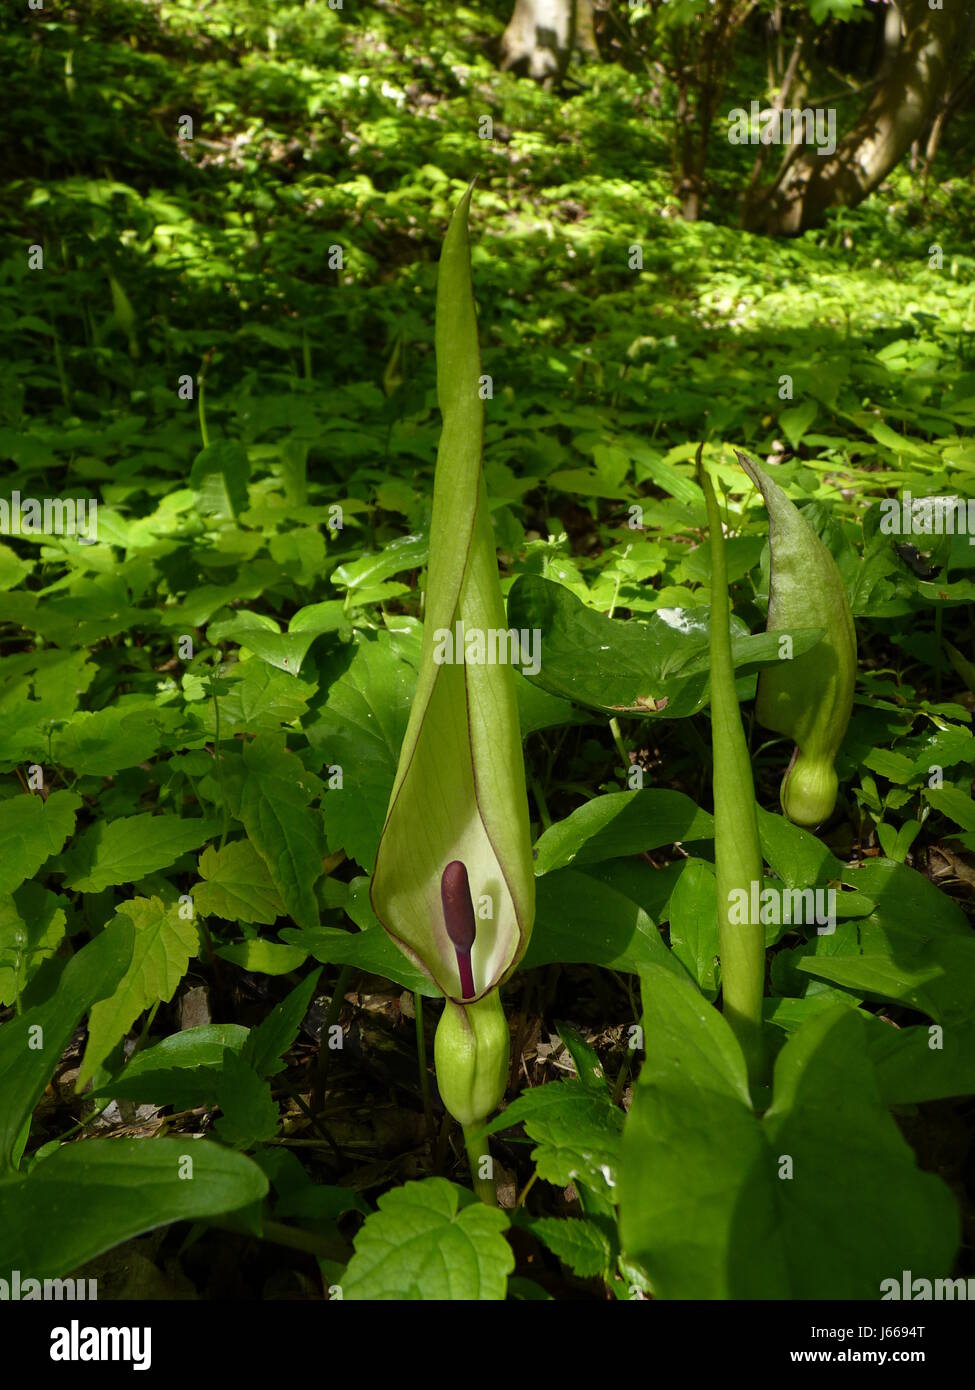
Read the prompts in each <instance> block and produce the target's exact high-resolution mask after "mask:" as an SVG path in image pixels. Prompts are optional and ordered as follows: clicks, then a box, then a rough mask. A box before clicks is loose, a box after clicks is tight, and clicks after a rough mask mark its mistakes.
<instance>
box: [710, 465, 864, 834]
mask: <svg viewBox="0 0 975 1390" xmlns="http://www.w3.org/2000/svg"><path fill="white" fill-rule="evenodd" d="M736 452H738V459H739V461H740V463H741V466H742V467H743V468H744V470H745V472H746V473H747V474H748V476H749V477H750V478H751V480H752V482H753V483H754V484H755V486H756V487H757V488H758V489H759V491H760V492H761V494H762V497H763V498H764V499H765V506H766V508H767V509H768V515H769V604H768V624H767V630H768V631H769V632H775V631H778V630H780V629H783V628H799V627H820V628H824V629H825V636H824V638H823V640H822V641H821V642H819V643H817V645H816V646H815V647H813V648H812V649H811V650H810V651H808V652H805V653H803V655H801V656H798V657H796V658H795V659H794V660H791V661H780V662H779V663H778V664H777V665H776V666H771V667H767V668H766V669H765V670H764V671H762V673H761V674H760V676H759V678H758V697H757V699H756V702H755V713H756V715H757V716H758V719H759V720H760V722H761V723H762V724H764V725H765V727H766V728H767V729H772V730H774V731H775V733H779V734H784V735H785V736H786V737H787V738H791V739H792V740H793V742H794V743H795V745H796V748H795V752H794V754H793V757H792V761H791V763H790V764H789V767H788V769H787V770H786V774H785V777H784V778H783V780H782V788H781V793H780V796H781V801H782V809H783V811H784V812H785V814H786V815H787V816H788V817H789V819H790V820H792V821H795V822H796V824H798V825H805V826H816V825H819V824H820V822H821V821H824V820H827V819H828V818H829V816H831V815H832V813H833V807H834V806H835V805H836V793H837V778H836V769H835V767H834V762H835V759H836V755H837V753H838V752H839V749H840V744H841V743H842V742H843V737H844V735H845V733H846V727H847V725H848V724H849V722H850V713H851V711H852V709H853V689H854V686H855V684H856V665H857V639H856V630H855V628H854V626H853V615H852V613H851V612H850V604H849V601H848V599H847V596H846V588H845V586H844V584H843V580H842V577H841V576H840V572H839V570H838V569H837V567H836V561H835V560H834V559H833V557H832V555H831V554H830V553H829V551H828V550H827V549H826V546H825V545H824V544H823V542H822V541H821V540H820V539H819V537H818V536H817V535H816V533H815V532H814V531H813V530H812V528H811V527H810V525H809V524H808V522H806V521H804V520H803V517H802V514H801V512H799V510H798V509H797V508H796V507H795V506H794V505H793V504H792V502H790V500H789V498H788V497H787V496H786V495H785V493H784V492H783V491H782V489H781V488H780V487H779V485H778V484H777V483H775V482H773V481H772V479H771V478H770V477H768V475H767V474H766V473H763V471H762V470H761V468H759V466H758V464H757V463H755V462H754V461H753V460H752V459H750V458H749V457H748V456H747V454H743V453H741V452H739V451H736Z"/></svg>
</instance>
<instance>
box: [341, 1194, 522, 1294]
mask: <svg viewBox="0 0 975 1390" xmlns="http://www.w3.org/2000/svg"><path fill="white" fill-rule="evenodd" d="M378 1205H379V1210H378V1211H376V1212H373V1214H372V1216H370V1217H367V1219H366V1221H365V1223H364V1224H363V1227H362V1229H361V1230H360V1232H359V1234H358V1235H357V1236H356V1239H355V1254H354V1255H353V1256H352V1259H351V1260H350V1261H349V1266H348V1269H347V1270H346V1272H345V1276H344V1278H343V1279H342V1297H343V1299H345V1300H346V1301H348V1300H350V1299H352V1300H356V1301H362V1300H369V1301H374V1300H386V1299H396V1300H400V1299H403V1300H406V1299H409V1300H423V1301H436V1300H444V1299H449V1300H451V1301H461V1300H464V1301H471V1300H494V1301H499V1300H501V1299H503V1298H504V1296H505V1292H506V1288H507V1280H508V1275H509V1274H510V1273H511V1271H512V1270H513V1269H514V1267H515V1259H514V1254H513V1253H512V1250H511V1247H510V1245H509V1244H508V1242H507V1241H506V1240H505V1238H504V1232H505V1231H506V1230H507V1228H508V1218H507V1216H505V1214H504V1212H502V1211H499V1210H498V1209H497V1208H495V1207H487V1206H485V1205H484V1204H483V1203H481V1202H479V1201H478V1200H477V1199H476V1198H475V1197H474V1195H473V1194H472V1193H470V1192H467V1191H465V1189H464V1188H462V1187H457V1186H456V1184H454V1183H451V1182H447V1181H446V1179H445V1178H426V1179H425V1180H424V1181H423V1182H408V1183H404V1185H403V1186H402V1187H397V1188H394V1189H393V1190H392V1191H391V1192H387V1193H385V1194H384V1195H383V1196H382V1197H380V1198H379V1204H378Z"/></svg>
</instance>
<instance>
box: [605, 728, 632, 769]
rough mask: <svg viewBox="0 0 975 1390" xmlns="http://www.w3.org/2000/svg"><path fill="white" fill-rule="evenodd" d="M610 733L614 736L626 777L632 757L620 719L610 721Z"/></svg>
mask: <svg viewBox="0 0 975 1390" xmlns="http://www.w3.org/2000/svg"><path fill="white" fill-rule="evenodd" d="M609 732H610V733H611V734H612V735H613V742H614V743H615V744H616V751H617V753H619V755H620V758H621V759H622V762H623V776H624V777H625V776H626V774H627V772H628V771H629V767H630V755H629V753H627V751H626V744H625V743H624V742H623V735H622V734H621V733H620V721H619V720H618V719H611V720H610V721H609Z"/></svg>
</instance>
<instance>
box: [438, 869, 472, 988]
mask: <svg viewBox="0 0 975 1390" xmlns="http://www.w3.org/2000/svg"><path fill="white" fill-rule="evenodd" d="M440 901H441V903H442V904H443V920H444V926H445V927H446V928H447V935H448V936H449V937H450V940H451V944H452V945H453V948H454V951H455V953H456V955H457V969H458V970H459V971H460V993H461V998H462V999H473V998H474V994H475V990H474V971H473V970H472V968H471V948H472V947H473V945H474V938H475V936H476V935H477V927H476V925H475V922H474V903H473V901H472V899H471V884H470V879H469V878H468V877H467V865H466V864H465V863H464V862H463V860H461V859H452V860H451V862H450V863H449V864H448V865H447V867H446V868H445V869H444V871H443V874H442V875H441V878H440Z"/></svg>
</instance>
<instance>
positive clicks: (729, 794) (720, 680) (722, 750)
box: [697, 448, 766, 1084]
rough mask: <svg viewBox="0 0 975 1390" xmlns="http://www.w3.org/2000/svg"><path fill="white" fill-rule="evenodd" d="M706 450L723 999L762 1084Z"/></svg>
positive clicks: (747, 793)
mask: <svg viewBox="0 0 975 1390" xmlns="http://www.w3.org/2000/svg"><path fill="white" fill-rule="evenodd" d="M702 453H703V448H699V449H698V455H697V472H698V482H699V483H700V486H701V490H702V492H703V493H704V502H705V506H706V508H707V516H708V542H709V548H710V552H711V748H712V768H713V773H712V785H713V788H714V875H715V881H716V885H717V897H718V951H719V954H720V957H721V998H722V1009H723V1011H724V1016H725V1018H726V1019H727V1020H728V1022H729V1024H730V1025H731V1029H732V1032H733V1033H734V1034H735V1037H736V1038H737V1039H738V1043H739V1045H740V1047H741V1050H742V1052H743V1053H744V1056H745V1060H746V1062H747V1064H748V1076H749V1080H750V1081H751V1082H752V1083H753V1084H759V1083H761V1082H762V1081H763V1080H764V1075H765V1065H766V1058H765V1042H764V1038H763V1035H762V996H763V994H764V991H765V928H764V927H763V925H762V922H761V915H760V913H759V912H757V911H745V912H738V911H737V910H736V911H733V910H732V904H733V903H734V902H735V894H736V893H738V892H739V891H742V890H743V891H744V892H745V893H746V894H747V893H748V892H749V889H750V885H751V884H752V883H761V881H762V851H761V848H760V845H759V837H758V819H757V813H756V810H755V784H754V781H753V778H752V765H751V759H750V758H749V756H748V744H747V742H746V740H745V731H744V729H743V728H742V723H741V710H740V708H739V706H738V696H737V694H736V692H735V668H734V662H733V661H732V657H731V615H730V612H729V608H728V562H727V557H726V555H725V543H724V533H723V531H722V529H721V517H720V514H719V512H718V503H717V499H716V498H715V495H714V487H713V485H712V483H711V479H710V477H709V476H708V474H707V471H706V470H705V468H704V466H703V464H702V462H701V458H702ZM721 614H724V615H725V617H724V621H723V622H722V621H720V615H721ZM756 906H757V905H756Z"/></svg>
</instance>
